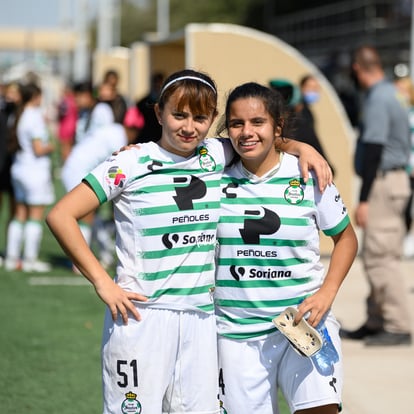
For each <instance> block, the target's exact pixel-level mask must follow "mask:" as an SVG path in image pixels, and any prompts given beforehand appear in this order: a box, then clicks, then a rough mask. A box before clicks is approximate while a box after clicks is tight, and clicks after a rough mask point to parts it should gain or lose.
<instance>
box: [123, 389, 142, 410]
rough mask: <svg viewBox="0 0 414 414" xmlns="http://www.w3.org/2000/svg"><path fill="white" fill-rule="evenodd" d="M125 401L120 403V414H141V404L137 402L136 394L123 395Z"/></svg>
mask: <svg viewBox="0 0 414 414" xmlns="http://www.w3.org/2000/svg"><path fill="white" fill-rule="evenodd" d="M125 397H126V398H125V400H124V401H122V404H121V411H122V414H141V411H142V407H141V403H140V402H139V401H138V400H137V394H135V393H134V392H131V391H129V392H127V393H126V394H125Z"/></svg>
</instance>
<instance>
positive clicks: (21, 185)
mask: <svg viewBox="0 0 414 414" xmlns="http://www.w3.org/2000/svg"><path fill="white" fill-rule="evenodd" d="M22 97H23V104H24V110H23V112H22V114H21V116H20V118H19V120H18V123H17V138H18V142H19V146H20V149H19V150H18V151H17V153H16V155H15V159H14V161H13V164H12V168H11V178H12V185H13V189H14V193H15V198H16V212H15V215H14V217H13V219H12V221H11V222H10V224H9V227H8V231H7V248H6V260H5V269H6V270H8V271H13V270H17V269H20V267H21V268H22V269H23V271H25V272H46V271H49V270H50V265H49V264H48V263H46V262H42V261H40V260H39V250H40V244H41V240H42V234H43V225H42V220H43V216H44V213H45V208H46V206H48V205H50V204H52V203H53V202H54V200H55V194H54V187H53V182H52V171H51V159H50V154H51V153H52V152H53V151H54V145H53V144H52V143H51V142H50V137H49V132H48V129H47V125H46V122H45V120H44V117H43V114H42V110H41V108H40V103H41V98H42V92H41V89H40V88H39V87H38V86H37V85H35V84H29V85H26V86H24V87H23V90H22ZM23 245H24V251H23V261H22V262H21V255H22V248H23Z"/></svg>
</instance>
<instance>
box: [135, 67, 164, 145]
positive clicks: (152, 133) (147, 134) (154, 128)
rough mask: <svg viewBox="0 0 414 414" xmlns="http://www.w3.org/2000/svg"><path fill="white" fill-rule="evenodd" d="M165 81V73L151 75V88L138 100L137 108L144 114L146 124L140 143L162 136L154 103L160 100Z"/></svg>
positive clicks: (140, 135) (140, 136)
mask: <svg viewBox="0 0 414 414" xmlns="http://www.w3.org/2000/svg"><path fill="white" fill-rule="evenodd" d="M163 82H164V74H162V73H161V72H155V73H154V74H153V75H152V76H151V90H150V92H149V94H148V95H146V96H144V97H143V98H142V99H141V100H139V101H138V102H137V108H138V110H139V111H140V112H141V114H142V115H143V116H144V120H145V124H144V128H143V129H142V131H141V133H140V134H139V138H138V143H142V142H149V141H158V140H159V139H160V138H161V131H162V128H161V125H160V123H159V122H158V119H157V117H156V115H155V112H154V105H155V104H156V103H157V101H158V96H159V93H160V91H161V87H162V84H163Z"/></svg>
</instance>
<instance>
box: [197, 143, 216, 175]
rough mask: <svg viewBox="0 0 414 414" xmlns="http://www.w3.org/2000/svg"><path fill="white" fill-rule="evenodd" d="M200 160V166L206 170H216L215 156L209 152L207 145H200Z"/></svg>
mask: <svg viewBox="0 0 414 414" xmlns="http://www.w3.org/2000/svg"><path fill="white" fill-rule="evenodd" d="M198 155H199V158H198V161H199V163H200V167H201V168H202V169H203V170H204V171H209V172H211V171H214V170H215V169H216V162H215V161H214V159H213V157H212V156H211V155H210V154H209V153H208V151H207V148H206V147H200V148H199V150H198Z"/></svg>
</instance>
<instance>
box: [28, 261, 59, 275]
mask: <svg viewBox="0 0 414 414" xmlns="http://www.w3.org/2000/svg"><path fill="white" fill-rule="evenodd" d="M22 270H23V272H39V273H41V272H50V271H51V270H52V267H51V266H50V264H49V263H46V262H41V261H40V260H24V261H23V265H22Z"/></svg>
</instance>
